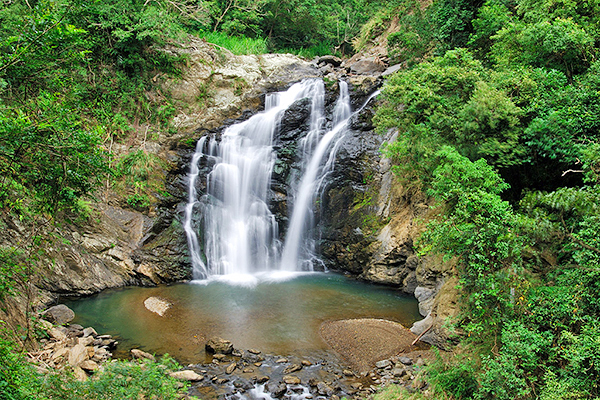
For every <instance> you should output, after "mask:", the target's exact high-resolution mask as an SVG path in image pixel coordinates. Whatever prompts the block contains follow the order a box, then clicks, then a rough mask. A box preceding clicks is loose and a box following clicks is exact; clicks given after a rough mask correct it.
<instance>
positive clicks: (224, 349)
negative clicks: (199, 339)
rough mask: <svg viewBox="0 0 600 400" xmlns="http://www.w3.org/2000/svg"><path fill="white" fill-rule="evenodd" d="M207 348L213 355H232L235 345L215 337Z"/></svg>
mask: <svg viewBox="0 0 600 400" xmlns="http://www.w3.org/2000/svg"><path fill="white" fill-rule="evenodd" d="M205 348H206V350H207V351H209V352H211V353H221V354H231V353H232V352H233V344H232V343H231V341H229V340H226V339H223V338H220V337H214V338H211V339H209V340H208V342H206V345H205Z"/></svg>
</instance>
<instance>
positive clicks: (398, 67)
mask: <svg viewBox="0 0 600 400" xmlns="http://www.w3.org/2000/svg"><path fill="white" fill-rule="evenodd" d="M402 67H403V65H402V64H396V65H392V66H391V67H389V68H388V69H386V70H385V71H383V73H382V74H381V76H389V75H392V74H393V73H394V72H398V71H400V70H401V69H402Z"/></svg>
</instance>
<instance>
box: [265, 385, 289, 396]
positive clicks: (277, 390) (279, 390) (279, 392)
mask: <svg viewBox="0 0 600 400" xmlns="http://www.w3.org/2000/svg"><path fill="white" fill-rule="evenodd" d="M267 390H268V391H269V392H270V393H271V394H272V395H273V397H275V398H280V397H283V395H284V394H285V392H287V386H286V385H285V383H279V384H275V383H270V384H269V385H268V389H267Z"/></svg>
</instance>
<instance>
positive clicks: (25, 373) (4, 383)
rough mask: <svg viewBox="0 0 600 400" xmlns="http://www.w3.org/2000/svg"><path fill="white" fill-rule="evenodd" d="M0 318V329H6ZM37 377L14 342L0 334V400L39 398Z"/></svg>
mask: <svg viewBox="0 0 600 400" xmlns="http://www.w3.org/2000/svg"><path fill="white" fill-rule="evenodd" d="M3 323H4V321H1V320H0V329H2V330H3V329H4V328H3V327H2V324H3ZM36 378H37V376H36V375H35V372H34V371H33V368H32V367H31V366H30V365H29V364H27V363H26V362H25V360H24V357H23V356H22V354H20V353H19V352H18V351H17V349H16V348H15V346H14V344H13V343H12V342H10V341H8V340H6V339H4V337H3V336H2V335H1V334H0V400H28V399H33V398H37V397H34V396H36Z"/></svg>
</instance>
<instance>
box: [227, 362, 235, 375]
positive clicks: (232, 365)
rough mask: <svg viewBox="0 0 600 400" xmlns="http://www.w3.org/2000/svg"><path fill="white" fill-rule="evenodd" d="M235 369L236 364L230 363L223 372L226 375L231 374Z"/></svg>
mask: <svg viewBox="0 0 600 400" xmlns="http://www.w3.org/2000/svg"><path fill="white" fill-rule="evenodd" d="M236 368H237V364H236V363H231V364H229V366H228V367H227V369H226V370H225V372H227V374H230V375H231V374H232V373H233V371H235V369H236Z"/></svg>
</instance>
